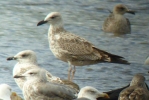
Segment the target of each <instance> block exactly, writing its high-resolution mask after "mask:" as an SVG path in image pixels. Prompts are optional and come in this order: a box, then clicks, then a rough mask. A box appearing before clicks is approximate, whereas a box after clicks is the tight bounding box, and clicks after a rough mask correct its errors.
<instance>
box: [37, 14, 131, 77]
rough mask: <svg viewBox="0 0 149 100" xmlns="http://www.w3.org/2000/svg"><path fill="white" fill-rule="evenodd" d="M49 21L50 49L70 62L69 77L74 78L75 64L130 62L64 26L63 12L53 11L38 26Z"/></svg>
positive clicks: (61, 58)
mask: <svg viewBox="0 0 149 100" xmlns="http://www.w3.org/2000/svg"><path fill="white" fill-rule="evenodd" d="M44 23H49V24H50V28H49V32H48V39H49V45H50V49H51V51H52V52H53V54H54V55H55V56H56V57H57V58H58V59H60V60H62V61H64V62H67V63H68V64H69V70H68V79H69V80H73V77H74V74H75V66H84V65H91V64H96V63H101V62H111V63H120V64H128V62H127V61H126V60H124V59H123V57H121V56H117V55H114V54H111V53H108V52H106V51H103V50H100V49H98V48H97V47H95V46H94V45H93V44H91V43H90V42H88V41H87V40H85V39H83V38H81V37H79V36H77V35H75V34H72V33H70V32H68V31H66V30H65V29H64V28H63V22H62V17H61V14H60V13H58V12H52V13H50V14H48V15H47V16H46V18H45V19H44V20H42V21H40V22H39V23H38V24H37V26H39V25H42V24H44Z"/></svg>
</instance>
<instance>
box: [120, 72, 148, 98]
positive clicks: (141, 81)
mask: <svg viewBox="0 0 149 100" xmlns="http://www.w3.org/2000/svg"><path fill="white" fill-rule="evenodd" d="M118 100H149V90H148V87H147V85H146V83H145V77H144V76H143V75H141V74H136V75H135V76H134V77H133V79H132V81H131V83H130V86H129V87H128V88H126V89H124V90H123V91H122V92H121V93H120V95H119V99H118Z"/></svg>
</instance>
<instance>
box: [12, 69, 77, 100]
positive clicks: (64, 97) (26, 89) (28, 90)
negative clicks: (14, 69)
mask: <svg viewBox="0 0 149 100" xmlns="http://www.w3.org/2000/svg"><path fill="white" fill-rule="evenodd" d="M22 77H24V78H25V79H26V82H25V83H24V85H23V96H24V98H25V100H72V99H75V98H76V96H75V91H74V90H73V89H71V88H69V87H67V86H65V85H62V84H57V83H52V82H49V81H47V77H46V70H44V69H41V68H36V69H30V70H28V71H27V72H25V73H24V74H22V75H15V76H14V78H22Z"/></svg>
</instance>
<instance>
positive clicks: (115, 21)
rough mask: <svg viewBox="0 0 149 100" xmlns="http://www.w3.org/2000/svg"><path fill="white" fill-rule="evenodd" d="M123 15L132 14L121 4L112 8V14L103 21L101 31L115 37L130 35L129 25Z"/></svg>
mask: <svg viewBox="0 0 149 100" xmlns="http://www.w3.org/2000/svg"><path fill="white" fill-rule="evenodd" d="M125 13H133V14H134V12H133V11H130V10H128V8H127V7H126V6H124V5H122V4H118V5H116V6H115V7H114V9H113V12H112V13H111V14H110V15H109V16H108V17H107V18H106V19H105V21H104V23H103V26H102V29H103V31H105V32H111V33H114V34H115V35H120V34H127V33H131V25H130V21H129V19H128V18H125V16H123V15H124V14H125Z"/></svg>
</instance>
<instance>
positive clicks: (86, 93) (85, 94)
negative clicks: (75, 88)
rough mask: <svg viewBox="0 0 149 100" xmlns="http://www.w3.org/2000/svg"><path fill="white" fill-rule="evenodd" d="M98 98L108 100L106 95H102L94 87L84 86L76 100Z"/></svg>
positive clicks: (95, 99)
mask: <svg viewBox="0 0 149 100" xmlns="http://www.w3.org/2000/svg"><path fill="white" fill-rule="evenodd" d="M99 97H103V98H106V99H108V98H109V96H108V94H106V93H102V92H100V91H98V90H97V89H96V88H94V87H91V86H85V87H83V88H81V90H80V92H79V94H78V98H77V99H76V100H97V98H99Z"/></svg>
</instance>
